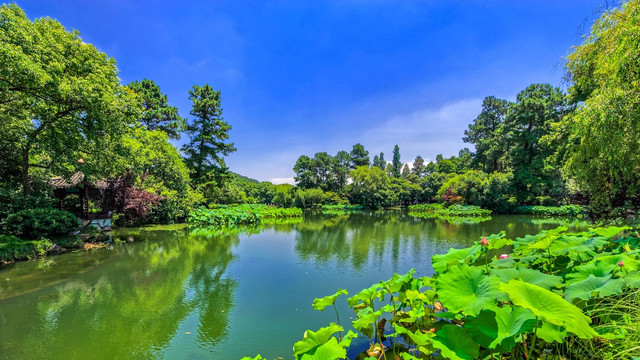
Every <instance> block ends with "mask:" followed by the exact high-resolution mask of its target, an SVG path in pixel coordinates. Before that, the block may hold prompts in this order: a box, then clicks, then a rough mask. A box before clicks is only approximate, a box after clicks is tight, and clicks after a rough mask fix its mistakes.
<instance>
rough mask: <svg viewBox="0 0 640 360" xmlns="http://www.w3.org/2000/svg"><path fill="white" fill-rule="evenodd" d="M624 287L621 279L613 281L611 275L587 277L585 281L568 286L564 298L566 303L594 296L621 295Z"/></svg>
mask: <svg viewBox="0 0 640 360" xmlns="http://www.w3.org/2000/svg"><path fill="white" fill-rule="evenodd" d="M624 285H625V283H624V281H623V280H622V279H613V278H612V277H611V275H608V276H602V277H600V276H593V275H589V276H588V277H587V278H586V279H585V280H582V281H579V282H574V283H571V284H569V285H568V286H567V287H566V288H565V290H564V298H565V299H566V300H567V301H573V299H582V300H589V299H591V298H592V297H594V296H597V297H605V296H610V295H615V294H621V293H622V288H623V287H624Z"/></svg>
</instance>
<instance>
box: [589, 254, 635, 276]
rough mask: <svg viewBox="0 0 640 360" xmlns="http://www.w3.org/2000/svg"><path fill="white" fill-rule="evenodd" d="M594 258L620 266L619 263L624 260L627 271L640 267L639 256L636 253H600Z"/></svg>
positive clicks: (598, 261) (599, 261) (600, 261)
mask: <svg viewBox="0 0 640 360" xmlns="http://www.w3.org/2000/svg"><path fill="white" fill-rule="evenodd" d="M593 260H594V261H596V262H597V263H604V264H608V265H611V266H618V263H619V262H620V261H622V263H623V264H624V270H625V271H627V272H631V271H637V270H638V268H640V261H638V256H637V255H636V254H616V255H605V254H599V255H598V256H596V257H595V258H594V259H593Z"/></svg>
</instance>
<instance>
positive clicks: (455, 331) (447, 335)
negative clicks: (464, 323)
mask: <svg viewBox="0 0 640 360" xmlns="http://www.w3.org/2000/svg"><path fill="white" fill-rule="evenodd" d="M433 347H435V348H436V349H440V353H441V354H442V356H443V357H445V358H447V359H451V360H472V359H475V358H477V357H478V355H480V347H479V346H478V343H476V342H475V341H474V340H473V338H472V337H471V336H470V335H469V333H468V332H467V330H465V329H464V328H461V327H458V326H456V325H445V326H443V327H442V328H441V329H440V330H438V332H437V333H436V337H435V338H433Z"/></svg>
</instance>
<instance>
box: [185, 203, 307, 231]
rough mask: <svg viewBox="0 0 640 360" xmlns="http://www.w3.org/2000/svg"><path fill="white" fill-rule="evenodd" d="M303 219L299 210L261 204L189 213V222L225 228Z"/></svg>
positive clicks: (222, 206)
mask: <svg viewBox="0 0 640 360" xmlns="http://www.w3.org/2000/svg"><path fill="white" fill-rule="evenodd" d="M300 217H302V210H300V209H299V208H278V207H275V206H267V205H261V204H244V205H235V206H226V205H221V206H219V207H216V208H213V209H207V208H199V209H196V210H194V211H192V212H191V213H189V217H188V222H190V223H195V224H199V225H211V226H223V225H243V224H245V225H246V224H258V223H261V222H262V221H264V220H278V219H287V218H300Z"/></svg>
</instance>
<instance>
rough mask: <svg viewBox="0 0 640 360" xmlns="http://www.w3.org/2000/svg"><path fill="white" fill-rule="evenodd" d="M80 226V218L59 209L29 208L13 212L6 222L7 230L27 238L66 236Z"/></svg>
mask: <svg viewBox="0 0 640 360" xmlns="http://www.w3.org/2000/svg"><path fill="white" fill-rule="evenodd" d="M77 227H78V218H77V217H76V216H75V215H73V214H72V213H70V212H66V211H62V210H57V209H27V210H22V211H18V212H17V213H15V214H11V215H9V216H8V217H7V219H6V220H5V222H4V228H5V230H6V231H7V232H8V233H10V234H13V235H16V236H19V237H21V238H26V239H40V238H43V237H47V238H50V237H56V236H64V235H67V234H69V233H71V232H72V231H73V230H74V229H76V228H77Z"/></svg>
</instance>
